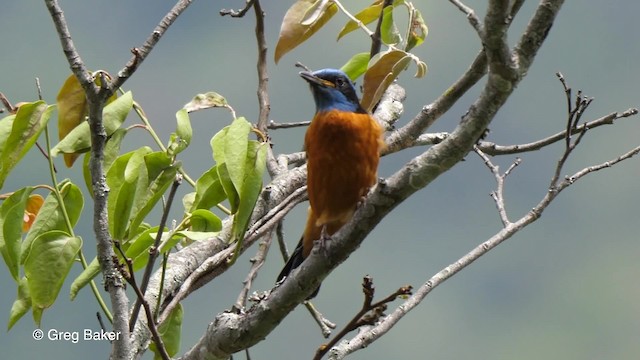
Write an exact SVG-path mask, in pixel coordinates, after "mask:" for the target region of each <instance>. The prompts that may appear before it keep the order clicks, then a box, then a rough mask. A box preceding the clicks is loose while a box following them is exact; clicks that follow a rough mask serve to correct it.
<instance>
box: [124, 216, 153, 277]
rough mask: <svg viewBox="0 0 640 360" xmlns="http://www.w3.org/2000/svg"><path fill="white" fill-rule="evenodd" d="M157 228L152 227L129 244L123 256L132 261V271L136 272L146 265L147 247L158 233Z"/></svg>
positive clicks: (147, 258)
mask: <svg viewBox="0 0 640 360" xmlns="http://www.w3.org/2000/svg"><path fill="white" fill-rule="evenodd" d="M158 229H159V227H158V226H154V227H152V228H149V229H147V230H145V231H144V232H142V233H141V234H140V235H138V236H137V237H135V238H134V239H133V240H132V241H130V242H129V243H130V244H131V245H130V246H129V247H128V248H127V250H126V251H125V255H126V256H127V257H128V258H129V259H132V260H133V270H134V271H138V270H140V269H142V268H144V267H145V265H147V262H148V261H149V251H148V250H149V247H151V245H153V243H154V242H155V235H156V234H157V233H158Z"/></svg>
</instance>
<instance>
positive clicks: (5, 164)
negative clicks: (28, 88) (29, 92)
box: [0, 101, 54, 188]
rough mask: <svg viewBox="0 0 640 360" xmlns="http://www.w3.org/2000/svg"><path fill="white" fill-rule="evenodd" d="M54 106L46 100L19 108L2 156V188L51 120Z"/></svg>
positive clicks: (0, 173)
mask: <svg viewBox="0 0 640 360" xmlns="http://www.w3.org/2000/svg"><path fill="white" fill-rule="evenodd" d="M53 108H54V106H53V105H47V104H46V103H45V102H44V101H36V102H33V103H26V104H23V105H22V106H20V108H19V109H18V112H17V113H16V117H15V118H14V120H13V123H12V126H11V133H10V134H9V136H8V137H7V140H6V143H5V144H4V148H3V149H2V156H0V188H2V185H3V184H4V181H5V180H6V178H7V176H9V173H10V172H11V170H12V169H13V168H14V167H15V166H16V165H17V164H18V162H19V161H20V159H22V157H23V156H24V155H25V154H26V153H27V151H29V149H31V147H32V146H33V144H35V142H36V140H37V139H38V136H40V133H41V132H42V130H44V127H45V126H46V125H47V122H49V118H50V117H51V111H52V110H53Z"/></svg>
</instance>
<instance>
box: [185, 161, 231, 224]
mask: <svg viewBox="0 0 640 360" xmlns="http://www.w3.org/2000/svg"><path fill="white" fill-rule="evenodd" d="M226 198H227V195H226V193H225V191H224V188H223V187H222V182H221V181H220V176H218V168H217V165H216V166H213V167H212V168H211V169H209V170H207V172H205V173H204V174H202V176H200V178H199V179H198V181H196V192H195V198H194V200H193V203H192V204H191V207H190V208H189V211H191V212H193V211H194V210H196V209H211V208H212V207H214V206H216V205H217V204H219V203H220V202H222V201H223V200H224V199H226Z"/></svg>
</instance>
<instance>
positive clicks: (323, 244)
mask: <svg viewBox="0 0 640 360" xmlns="http://www.w3.org/2000/svg"><path fill="white" fill-rule="evenodd" d="M330 240H331V235H329V234H328V233H327V227H326V226H323V227H322V231H320V238H319V239H318V240H316V244H315V245H317V247H318V249H319V250H320V251H322V253H323V254H324V255H326V254H327V243H328V242H329V241H330Z"/></svg>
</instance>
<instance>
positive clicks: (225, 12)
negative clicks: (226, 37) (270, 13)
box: [220, 0, 256, 18]
mask: <svg viewBox="0 0 640 360" xmlns="http://www.w3.org/2000/svg"><path fill="white" fill-rule="evenodd" d="M255 1H256V0H247V2H246V4H245V5H244V7H243V8H242V9H238V10H233V9H230V10H227V9H221V10H220V15H221V16H226V15H229V16H231V17H234V18H241V17H243V16H244V15H245V14H246V13H247V11H249V9H251V7H252V6H253V4H254V3H255Z"/></svg>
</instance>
